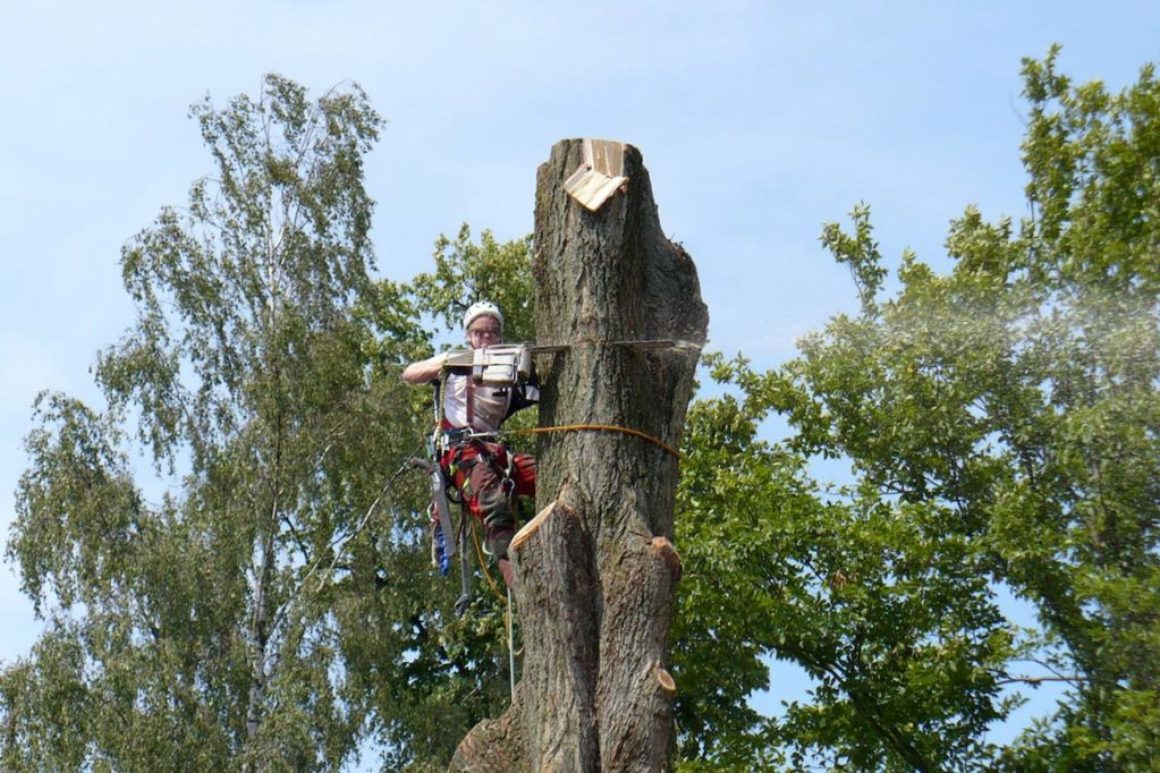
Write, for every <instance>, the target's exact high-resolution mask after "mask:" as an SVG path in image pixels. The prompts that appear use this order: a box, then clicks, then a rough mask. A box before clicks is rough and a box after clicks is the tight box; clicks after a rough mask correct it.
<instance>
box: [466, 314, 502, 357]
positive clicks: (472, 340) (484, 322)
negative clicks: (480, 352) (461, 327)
mask: <svg viewBox="0 0 1160 773" xmlns="http://www.w3.org/2000/svg"><path fill="white" fill-rule="evenodd" d="M502 340H503V328H501V327H500V325H499V320H498V319H496V318H495V317H493V316H491V315H490V314H483V315H481V316H478V317H476V318H475V319H473V320H471V324H470V325H468V326H467V343H469V344H470V345H471V348H472V349H483V348H484V347H487V346H495V345H496V344H498V343H500V342H501V341H502Z"/></svg>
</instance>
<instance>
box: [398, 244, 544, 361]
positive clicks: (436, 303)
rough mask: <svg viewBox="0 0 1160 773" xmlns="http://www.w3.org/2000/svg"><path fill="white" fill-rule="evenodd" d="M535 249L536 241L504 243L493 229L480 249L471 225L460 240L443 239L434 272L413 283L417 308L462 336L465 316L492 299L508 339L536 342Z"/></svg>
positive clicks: (436, 253) (436, 248)
mask: <svg viewBox="0 0 1160 773" xmlns="http://www.w3.org/2000/svg"><path fill="white" fill-rule="evenodd" d="M531 244H532V239H531V237H530V236H527V237H524V238H522V239H516V240H513V241H510V242H504V243H502V244H501V243H499V242H497V241H496V240H495V237H494V236H492V234H491V231H487V230H484V231H483V233H482V234H480V239H479V243H478V244H475V243H473V242H472V241H471V229H470V228H469V227H468V226H467V224H464V225H462V226H461V227H460V229H459V234H458V235H457V236H456V238H455V241H451V240H450V239H448V238H447V237H446V236H440V237H439V239H438V240H436V242H435V251H434V253H433V255H432V257H433V258H434V260H435V271H434V273H431V274H419V275H418V276H416V277H415V278H414V280H413V281H412V285H411V292H412V293H413V295H414V298H415V303H416V305H417V306H418V308H419V309H420V310H421V311H422V312H423V313H425V314H429V315H431V316H433V317H434V318H435V319H438V320H442V321H443V323H444V324H445V325H446V327H447V329H448V330H450V331H453V332H454V333H455V334H456V335H457V336H462V335H463V312H464V311H466V310H467V307H468V306H470V305H471V304H472V303H473V302H475V301H477V300H488V301H491V302H492V303H495V304H496V305H498V306H499V308H500V311H502V312H503V316H504V339H505V340H507V341H534V340H535V338H536V331H535V322H534V319H533V316H532V314H533V309H532V303H533V299H534V295H533V292H532V273H531Z"/></svg>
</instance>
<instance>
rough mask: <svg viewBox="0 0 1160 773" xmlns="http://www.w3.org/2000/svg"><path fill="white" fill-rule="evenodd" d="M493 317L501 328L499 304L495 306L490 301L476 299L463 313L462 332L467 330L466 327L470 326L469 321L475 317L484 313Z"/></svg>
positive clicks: (501, 318) (501, 319)
mask: <svg viewBox="0 0 1160 773" xmlns="http://www.w3.org/2000/svg"><path fill="white" fill-rule="evenodd" d="M485 314H486V315H488V316H491V317H495V318H496V321H497V322H499V327H500V330H503V314H500V313H499V306H496V305H495V304H494V303H492V302H491V301H477V302H475V303H473V304H471V306H470V307H468V309H467V312H466V313H465V314H464V315H463V332H465V333H466V332H467V328H469V327H471V323H472V322H474V321H475V320H476V318H477V317H482V316H484V315H485Z"/></svg>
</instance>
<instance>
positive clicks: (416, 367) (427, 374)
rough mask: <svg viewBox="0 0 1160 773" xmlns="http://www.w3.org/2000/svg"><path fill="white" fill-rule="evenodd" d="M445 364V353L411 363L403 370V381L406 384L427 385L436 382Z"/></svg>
mask: <svg viewBox="0 0 1160 773" xmlns="http://www.w3.org/2000/svg"><path fill="white" fill-rule="evenodd" d="M445 362H447V353H446V352H441V353H440V354H436V355H435V356H434V357H429V358H427V359H425V360H420V361H419V362H412V363H411V364H410V365H408V366H407V367H406V368H404V369H403V381H406V382H407V383H408V384H428V383H430V382H432V381H438V380H439V375H440V373H442V372H443V364H444V363H445Z"/></svg>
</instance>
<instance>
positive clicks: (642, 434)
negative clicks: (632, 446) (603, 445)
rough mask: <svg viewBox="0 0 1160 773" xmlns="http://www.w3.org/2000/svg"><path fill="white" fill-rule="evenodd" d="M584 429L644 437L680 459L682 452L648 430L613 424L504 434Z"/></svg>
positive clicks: (568, 426) (513, 431)
mask: <svg viewBox="0 0 1160 773" xmlns="http://www.w3.org/2000/svg"><path fill="white" fill-rule="evenodd" d="M584 430H596V431H601V432H623V433H625V434H626V435H635V436H636V437H639V438H643V439H645V440H647V441H648V442H650V443H652V444H653V445H654V446H657V447H658V448H661V449H663V450H664V451H665V452H666V453H668V454H669V455H670V456H672V457H674V458H676V459H680V458H681V452H680V451H678V450H677V449H675V448H673V447H672V446H670V445H669V444H668V443H666V442H664V441H663V440H660V439H659V438H655V437H653V436H652V435H650V434H648V433H647V432H641V431H640V430H639V429H631V428H629V427H617V426H615V425H613V424H565V425H563V426H559V427H534V428H532V429H513V430H507V431H505V433H504V434H508V435H539V434H544V433H548V432H576V431H584Z"/></svg>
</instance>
